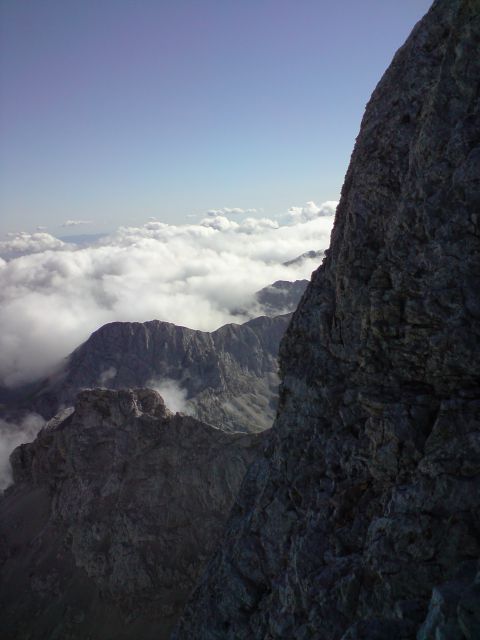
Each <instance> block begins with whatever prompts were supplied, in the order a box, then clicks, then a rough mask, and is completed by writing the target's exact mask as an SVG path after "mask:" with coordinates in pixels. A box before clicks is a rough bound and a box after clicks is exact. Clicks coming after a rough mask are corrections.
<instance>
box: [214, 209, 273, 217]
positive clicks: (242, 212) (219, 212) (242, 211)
mask: <svg viewBox="0 0 480 640" xmlns="http://www.w3.org/2000/svg"><path fill="white" fill-rule="evenodd" d="M260 212H261V209H241V208H240V207H223V208H222V209H210V211H207V216H228V215H237V216H239V215H245V214H252V213H260Z"/></svg>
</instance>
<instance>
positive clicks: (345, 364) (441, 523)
mask: <svg viewBox="0 0 480 640" xmlns="http://www.w3.org/2000/svg"><path fill="white" fill-rule="evenodd" d="M479 45H480V0H436V1H435V2H434V4H433V6H432V8H431V10H430V11H429V13H428V14H427V15H426V17H425V18H424V19H423V20H422V21H421V22H420V23H419V24H418V25H417V26H416V27H415V29H414V30H413V33H412V34H411V36H410V37H409V39H408V41H407V42H406V44H405V45H404V46H403V47H402V48H401V49H400V50H399V52H398V53H397V54H396V56H395V58H394V59H393V62H392V64H391V66H390V67H389V69H388V70H387V72H386V73H385V75H384V77H383V78H382V80H381V81H380V83H379V84H378V86H377V88H376V89H375V91H374V93H373V95H372V98H371V100H370V102H369V104H368V106H367V109H366V112H365V115H364V118H363V121H362V125H361V131H360V134H359V137H358V139H357V142H356V145H355V149H354V152H353V155H352V158H351V163H350V166H349V169H348V172H347V175H346V178H345V183H344V186H343V190H342V196H341V201H340V204H339V206H338V209H337V214H336V220H335V225H334V229H333V233H332V240H331V247H330V249H329V250H328V252H327V256H326V259H325V260H324V263H323V265H322V266H321V267H320V268H319V269H318V270H317V271H316V272H315V273H314V275H313V277H312V281H311V283H310V285H309V287H308V289H307V292H306V294H305V295H304V296H303V298H302V301H301V303H300V306H299V308H298V309H297V311H296V312H295V314H294V316H293V319H292V322H291V324H290V325H289V328H288V330H287V333H286V336H285V338H284V340H283V342H282V345H281V349H280V352H281V356H280V362H281V365H280V366H281V379H282V386H281V392H280V400H279V408H278V417H277V419H276V421H275V424H274V427H273V429H272V432H271V435H270V436H269V441H268V443H267V446H266V449H265V455H264V456H263V457H262V459H261V461H260V462H259V463H258V464H257V465H256V466H255V467H253V468H251V469H250V471H249V472H248V473H247V477H246V479H245V481H244V483H243V485H242V489H241V491H240V495H239V497H238V499H237V500H236V502H235V506H234V508H233V511H232V514H231V517H230V520H229V525H228V527H227V531H226V533H225V535H224V538H223V540H222V543H221V545H220V548H219V550H218V551H217V553H216V554H215V556H214V558H213V559H212V561H211V562H210V564H209V566H208V568H207V571H206V573H205V574H204V575H203V577H202V579H201V580H200V582H199V584H198V586H197V589H196V591H195V593H194V595H193V597H192V599H191V601H190V603H189V605H188V606H187V608H186V611H185V614H184V617H183V620H182V622H181V624H180V625H179V627H178V629H177V630H176V632H175V633H174V634H173V636H172V637H173V638H175V640H187V639H188V640H200V639H201V640H207V639H208V640H213V639H214V638H215V639H220V638H221V639H222V640H247V639H248V640H264V639H267V638H268V639H269V640H274V639H275V640H278V639H282V640H287V639H288V640H310V639H314V640H340V639H342V640H391V639H392V638H395V639H396V640H407V639H408V640H413V639H414V638H417V640H473V639H474V638H480V587H479V584H480V573H479V557H480V519H479V495H480V420H479V416H480V377H479V371H480V296H479V282H480V218H479V206H480V179H479V177H480V56H479V55H478V54H479Z"/></svg>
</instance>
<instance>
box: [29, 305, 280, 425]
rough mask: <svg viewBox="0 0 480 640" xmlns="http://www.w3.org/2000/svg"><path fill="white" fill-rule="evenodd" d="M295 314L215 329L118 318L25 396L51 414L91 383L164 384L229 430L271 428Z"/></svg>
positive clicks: (189, 410)
mask: <svg viewBox="0 0 480 640" xmlns="http://www.w3.org/2000/svg"><path fill="white" fill-rule="evenodd" d="M289 321H290V315H284V316H277V317H274V318H269V317H259V318H255V319H253V320H250V321H248V322H246V323H244V324H242V325H237V324H227V325H225V326H223V327H220V328H219V329H217V330H216V331H212V332H211V333H209V332H205V331H196V330H194V329H188V328H186V327H179V326H176V325H174V324H171V323H169V322H161V321H159V320H152V321H150V322H144V323H140V322H113V323H110V324H107V325H104V326H103V327H101V328H100V329H98V330H97V331H95V332H94V333H93V334H92V335H91V336H90V338H89V339H88V340H87V341H86V342H84V343H83V344H82V345H80V346H79V347H78V348H77V349H75V351H74V352H73V353H72V354H71V355H70V356H69V358H68V360H67V363H66V365H65V366H64V368H63V369H62V371H61V372H60V373H58V374H57V375H55V376H52V378H50V379H49V380H48V381H45V382H44V383H42V384H41V385H40V386H39V388H37V389H36V390H35V391H34V392H33V393H31V395H30V396H29V397H28V398H26V399H25V400H24V404H25V406H28V408H29V410H34V411H36V412H38V413H40V414H41V415H43V416H44V417H46V418H50V417H52V416H53V415H54V414H55V413H56V412H57V411H58V410H59V409H60V408H61V407H62V406H70V405H72V404H73V402H74V399H75V397H76V394H77V393H78V392H79V391H80V390H81V389H85V388H94V387H105V388H110V389H122V388H132V387H142V386H145V387H152V388H159V389H161V388H162V385H167V386H168V385H170V386H172V385H173V387H174V389H176V391H177V393H178V394H179V395H180V396H182V397H183V399H184V406H183V411H185V412H187V413H190V414H192V415H194V416H196V417H197V418H198V419H201V420H203V421H205V422H208V423H210V424H214V425H216V426H220V427H221V428H222V429H225V430H227V431H252V432H254V431H262V430H264V429H266V428H268V427H270V426H271V423H272V421H273V418H274V415H275V404H276V398H277V388H278V373H277V369H278V366H277V355H278V347H279V343H280V340H281V338H282V336H283V334H284V333H285V330H286V328H287V325H288V323H289Z"/></svg>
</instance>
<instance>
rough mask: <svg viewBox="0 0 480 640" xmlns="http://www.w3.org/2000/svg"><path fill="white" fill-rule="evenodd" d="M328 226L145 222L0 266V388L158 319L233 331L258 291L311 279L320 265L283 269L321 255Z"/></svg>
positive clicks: (316, 221) (314, 222) (314, 221)
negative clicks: (130, 324) (102, 330)
mask: <svg viewBox="0 0 480 640" xmlns="http://www.w3.org/2000/svg"><path fill="white" fill-rule="evenodd" d="M318 209H320V210H321V211H333V208H332V207H330V205H328V206H327V205H321V206H320V207H318ZM332 224H333V216H332V215H325V214H322V215H317V216H316V217H313V218H311V219H309V220H307V221H304V220H303V217H302V216H300V219H299V218H298V217H295V216H293V217H292V216H287V219H286V220H285V221H283V222H282V220H280V219H277V220H273V219H270V218H253V217H247V218H246V219H244V220H242V219H238V221H237V220H229V219H228V218H227V217H226V216H208V217H207V218H205V219H204V220H203V221H201V222H200V223H195V222H192V223H189V224H184V225H169V224H165V223H162V222H158V221H151V222H148V223H147V224H145V225H143V226H141V227H121V228H120V229H118V230H117V231H116V232H115V233H114V234H112V235H110V236H106V237H102V238H100V239H99V240H98V241H97V242H96V243H95V244H94V245H88V246H79V247H74V246H72V245H64V246H60V247H58V248H57V249H56V250H55V251H52V250H50V249H48V250H43V251H37V252H35V253H31V254H29V255H23V256H21V257H18V258H15V259H12V260H9V261H2V260H1V259H0V353H1V354H2V358H1V359H0V384H4V385H7V386H15V385H18V384H21V383H24V382H28V381H32V380H35V379H37V378H39V377H41V376H44V375H48V374H49V373H50V372H51V371H53V370H56V368H58V366H59V363H60V362H61V360H62V359H63V358H65V357H66V356H67V355H68V354H69V353H70V352H71V351H72V350H73V349H74V348H75V347H77V346H78V345H79V344H80V343H81V342H83V341H84V340H86V339H87V338H88V336H89V335H90V333H92V332H93V331H95V330H96V329H97V328H98V327H100V326H101V325H103V324H105V323H107V322H112V321H139V322H144V321H146V320H152V319H159V320H165V321H169V322H173V323H175V324H178V325H183V326H188V327H191V328H194V329H201V330H205V331H211V330H213V329H216V328H217V327H219V326H221V325H222V324H225V323H227V322H241V321H243V320H245V319H247V317H239V316H238V315H237V310H238V309H248V308H249V305H250V304H251V302H252V300H253V295H254V293H255V292H256V291H258V290H259V289H261V288H263V287H265V286H267V285H269V284H271V283H272V282H275V281H276V280H296V279H302V278H309V277H310V274H311V272H312V270H313V269H314V268H316V267H317V266H318V264H319V262H320V259H318V257H317V258H312V259H307V260H305V261H300V262H298V263H295V264H293V265H291V266H286V265H284V264H282V263H284V262H286V261H288V260H291V259H293V258H296V257H297V256H299V255H301V254H303V253H305V252H306V251H309V250H312V249H314V250H321V249H325V248H326V247H327V246H328V244H329V240H330V231H331V228H332ZM50 237H51V236H50ZM59 242H60V241H59Z"/></svg>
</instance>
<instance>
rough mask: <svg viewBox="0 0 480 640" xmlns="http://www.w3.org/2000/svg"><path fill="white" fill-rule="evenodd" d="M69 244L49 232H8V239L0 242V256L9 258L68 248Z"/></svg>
mask: <svg viewBox="0 0 480 640" xmlns="http://www.w3.org/2000/svg"><path fill="white" fill-rule="evenodd" d="M68 248H69V245H68V244H67V243H65V242H62V240H59V239H58V238H55V237H54V236H51V235H50V234H49V233H43V232H37V233H25V232H24V231H20V232H18V233H9V234H8V240H4V241H3V242H0V256H2V258H6V259H7V260H8V259H11V258H17V257H19V256H22V255H26V254H30V253H40V252H43V251H49V250H50V251H56V250H58V249H68Z"/></svg>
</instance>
